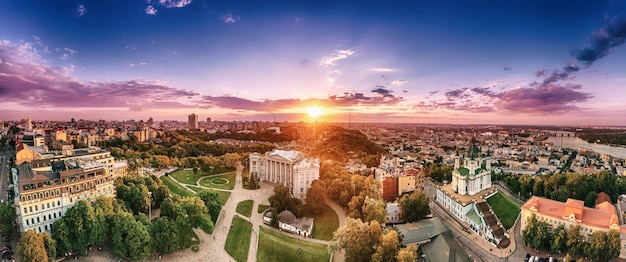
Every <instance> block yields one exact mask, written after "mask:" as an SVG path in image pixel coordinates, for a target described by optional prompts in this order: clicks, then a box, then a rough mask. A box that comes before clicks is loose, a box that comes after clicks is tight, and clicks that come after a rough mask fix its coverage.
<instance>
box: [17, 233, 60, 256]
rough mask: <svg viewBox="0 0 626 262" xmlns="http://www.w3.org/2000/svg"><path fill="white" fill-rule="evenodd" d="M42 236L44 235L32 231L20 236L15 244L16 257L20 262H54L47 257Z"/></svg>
mask: <svg viewBox="0 0 626 262" xmlns="http://www.w3.org/2000/svg"><path fill="white" fill-rule="evenodd" d="M42 234H45V233H35V230H32V229H31V230H28V231H26V232H24V234H22V236H21V237H20V241H19V242H18V243H17V255H18V256H19V257H20V259H21V261H54V257H53V258H49V257H48V252H47V251H46V246H45V243H44V239H43V235H42ZM52 244H53V242H52Z"/></svg>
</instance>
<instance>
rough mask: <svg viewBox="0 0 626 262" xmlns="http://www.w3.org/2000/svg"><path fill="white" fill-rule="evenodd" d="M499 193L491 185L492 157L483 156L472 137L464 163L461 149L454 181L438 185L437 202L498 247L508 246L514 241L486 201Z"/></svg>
mask: <svg viewBox="0 0 626 262" xmlns="http://www.w3.org/2000/svg"><path fill="white" fill-rule="evenodd" d="M497 192H498V191H497V189H496V188H495V187H493V186H492V184H491V159H490V158H489V156H487V158H485V157H483V156H482V154H481V152H480V148H478V146H476V138H475V137H473V136H472V139H471V141H470V146H469V148H468V150H467V152H466V154H465V156H464V157H463V165H461V156H459V154H458V152H457V154H456V156H455V158H454V170H453V171H452V183H450V184H445V185H442V186H438V187H437V193H436V196H435V202H436V203H437V204H439V205H440V206H441V207H442V208H443V210H444V211H446V212H448V213H449V214H450V215H451V216H453V217H454V218H455V219H456V220H457V222H459V224H461V225H462V227H465V229H467V230H472V231H474V232H476V233H477V234H478V235H480V236H481V237H482V238H484V239H485V240H487V241H489V242H491V243H493V244H494V245H496V246H497V247H498V248H505V247H507V246H508V245H509V244H510V240H509V239H508V237H509V234H508V233H507V232H506V230H505V229H504V227H503V226H502V224H501V223H500V221H499V220H498V218H497V217H496V215H495V214H494V212H493V210H492V209H491V207H490V206H489V204H488V203H487V201H486V199H487V198H489V197H490V196H493V195H494V194H496V193H497Z"/></svg>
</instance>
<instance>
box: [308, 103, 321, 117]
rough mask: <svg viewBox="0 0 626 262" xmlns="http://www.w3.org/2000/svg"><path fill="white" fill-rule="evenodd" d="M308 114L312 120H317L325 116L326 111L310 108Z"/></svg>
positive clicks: (314, 107)
mask: <svg viewBox="0 0 626 262" xmlns="http://www.w3.org/2000/svg"><path fill="white" fill-rule="evenodd" d="M306 112H307V114H309V116H310V117H311V118H317V117H319V116H321V115H323V114H324V111H323V110H322V108H321V107H318V106H312V107H308V108H307V109H306Z"/></svg>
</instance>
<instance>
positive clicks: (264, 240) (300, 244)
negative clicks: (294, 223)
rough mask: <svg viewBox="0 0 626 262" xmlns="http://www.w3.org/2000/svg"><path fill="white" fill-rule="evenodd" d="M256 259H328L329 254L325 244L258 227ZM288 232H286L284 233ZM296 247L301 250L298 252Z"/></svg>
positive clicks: (300, 261)
mask: <svg viewBox="0 0 626 262" xmlns="http://www.w3.org/2000/svg"><path fill="white" fill-rule="evenodd" d="M260 234H261V235H260V237H259V250H258V252H257V257H256V258H257V261H299V262H302V261H315V262H317V261H328V260H330V254H328V250H327V249H326V246H325V245H322V244H318V243H311V242H306V241H302V240H300V239H297V238H291V237H289V236H286V235H283V234H280V233H275V232H273V231H270V230H268V229H265V228H263V227H261V228H260ZM285 234H288V233H285ZM298 249H300V250H302V251H301V252H300V253H298Z"/></svg>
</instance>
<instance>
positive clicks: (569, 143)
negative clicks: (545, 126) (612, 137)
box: [545, 136, 626, 158]
mask: <svg viewBox="0 0 626 262" xmlns="http://www.w3.org/2000/svg"><path fill="white" fill-rule="evenodd" d="M545 141H547V142H552V143H553V144H554V145H555V146H559V145H560V144H561V137H554V136H551V137H548V139H546V140H545ZM563 147H565V148H571V149H576V150H578V148H579V147H583V148H589V149H592V150H593V151H594V152H596V153H600V154H609V155H611V156H613V157H619V158H626V148H624V147H615V146H609V145H601V144H593V143H589V142H587V141H585V140H582V139H580V138H578V137H563Z"/></svg>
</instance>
